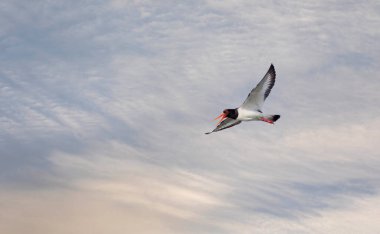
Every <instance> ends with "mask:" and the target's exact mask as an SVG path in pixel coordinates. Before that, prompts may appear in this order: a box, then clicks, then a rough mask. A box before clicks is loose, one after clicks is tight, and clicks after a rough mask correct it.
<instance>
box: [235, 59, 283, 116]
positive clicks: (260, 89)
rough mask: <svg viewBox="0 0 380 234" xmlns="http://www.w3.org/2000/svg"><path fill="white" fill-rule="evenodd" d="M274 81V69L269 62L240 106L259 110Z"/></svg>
mask: <svg viewBox="0 0 380 234" xmlns="http://www.w3.org/2000/svg"><path fill="white" fill-rule="evenodd" d="M275 81H276V71H275V70H274V66H273V64H271V65H270V67H269V70H268V72H267V73H266V74H265V76H264V78H263V79H262V80H261V81H260V83H258V84H257V86H256V87H255V88H254V89H252V91H251V92H250V93H249V94H248V97H247V99H245V101H244V103H243V104H242V105H241V108H243V109H247V110H257V111H261V107H262V106H263V104H264V101H265V99H266V98H267V97H268V95H269V93H270V91H271V90H272V88H273V86H274V82H275Z"/></svg>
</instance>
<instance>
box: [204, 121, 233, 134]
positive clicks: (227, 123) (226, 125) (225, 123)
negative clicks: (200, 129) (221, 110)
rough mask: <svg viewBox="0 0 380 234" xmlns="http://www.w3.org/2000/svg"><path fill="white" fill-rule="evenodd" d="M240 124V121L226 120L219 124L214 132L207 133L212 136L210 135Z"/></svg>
mask: <svg viewBox="0 0 380 234" xmlns="http://www.w3.org/2000/svg"><path fill="white" fill-rule="evenodd" d="M239 123H241V121H240V120H236V119H231V118H226V119H224V120H223V121H222V122H220V124H218V126H216V128H215V129H214V130H212V132H206V134H210V133H213V132H217V131H220V130H223V129H226V128H230V127H233V126H235V125H238V124H239Z"/></svg>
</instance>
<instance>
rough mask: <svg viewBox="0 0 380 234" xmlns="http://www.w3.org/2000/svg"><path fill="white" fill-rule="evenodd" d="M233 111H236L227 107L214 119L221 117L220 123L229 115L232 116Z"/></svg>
mask: <svg viewBox="0 0 380 234" xmlns="http://www.w3.org/2000/svg"><path fill="white" fill-rule="evenodd" d="M233 111H234V110H233V109H225V110H223V113H222V114H220V115H219V116H218V117H216V118H215V119H214V120H217V119H219V122H218V124H220V123H221V122H222V121H223V120H225V119H226V118H227V117H231V114H232V113H233Z"/></svg>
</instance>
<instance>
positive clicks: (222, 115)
mask: <svg viewBox="0 0 380 234" xmlns="http://www.w3.org/2000/svg"><path fill="white" fill-rule="evenodd" d="M219 118H220V120H219V122H218V124H220V122H222V121H223V120H224V119H225V118H227V115H226V114H224V113H222V114H221V115H219V116H218V117H216V118H215V119H214V120H217V119H219Z"/></svg>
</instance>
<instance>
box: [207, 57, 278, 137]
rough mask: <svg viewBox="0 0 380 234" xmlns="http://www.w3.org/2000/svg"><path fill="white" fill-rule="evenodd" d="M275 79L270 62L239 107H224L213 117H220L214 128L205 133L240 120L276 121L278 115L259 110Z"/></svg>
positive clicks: (228, 126)
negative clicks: (264, 72) (220, 112)
mask: <svg viewBox="0 0 380 234" xmlns="http://www.w3.org/2000/svg"><path fill="white" fill-rule="evenodd" d="M275 81H276V71H275V70H274V66H273V64H271V66H270V67H269V70H268V72H267V73H266V74H265V76H264V78H263V79H262V80H261V81H260V83H258V84H257V86H256V87H255V88H254V89H252V91H251V92H250V93H249V94H248V97H247V99H245V101H244V103H243V104H242V105H241V106H240V107H239V108H235V109H225V110H224V111H223V113H222V114H221V115H219V116H218V117H216V118H215V120H217V119H220V120H219V122H218V125H217V126H216V128H215V129H214V130H212V131H211V132H207V133H206V134H210V133H212V132H217V131H220V130H223V129H226V128H230V127H233V126H235V125H238V124H240V123H241V122H242V121H264V122H267V123H270V124H273V123H274V122H276V121H277V120H278V119H279V118H280V115H267V114H264V113H263V112H262V111H261V108H262V106H263V104H264V101H265V99H266V98H267V97H268V95H269V93H270V91H271V90H272V88H273V86H274V83H275Z"/></svg>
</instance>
